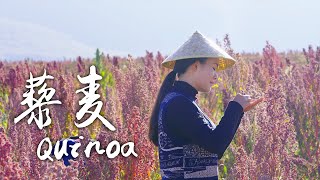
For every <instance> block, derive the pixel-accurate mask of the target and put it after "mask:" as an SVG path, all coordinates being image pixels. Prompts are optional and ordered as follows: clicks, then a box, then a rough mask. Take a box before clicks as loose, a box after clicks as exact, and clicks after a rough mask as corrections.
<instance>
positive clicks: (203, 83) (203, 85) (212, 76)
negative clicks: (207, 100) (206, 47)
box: [195, 58, 218, 92]
mask: <svg viewBox="0 0 320 180" xmlns="http://www.w3.org/2000/svg"><path fill="white" fill-rule="evenodd" d="M217 68H218V60H217V59H214V58H208V60H207V61H206V62H205V63H204V64H201V63H200V62H199V63H198V68H197V70H196V73H195V74H196V77H195V78H196V80H195V86H196V88H197V90H198V91H200V92H210V91H211V87H212V85H213V84H215V83H217V82H216V80H217V72H216V69H217Z"/></svg>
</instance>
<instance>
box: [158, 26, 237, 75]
mask: <svg viewBox="0 0 320 180" xmlns="http://www.w3.org/2000/svg"><path fill="white" fill-rule="evenodd" d="M202 57H208V58H217V59H218V60H219V66H218V69H216V71H222V70H225V69H227V68H229V67H231V66H232V65H234V64H235V63H236V60H235V59H234V58H232V57H231V56H230V55H229V54H228V53H227V52H225V51H224V50H223V49H222V48H221V47H219V46H218V45H217V44H216V43H214V42H212V41H211V40H210V39H208V38H206V37H205V36H203V35H202V34H201V33H200V32H199V31H196V32H194V33H193V35H192V36H191V37H190V38H189V39H188V40H187V41H186V42H185V43H184V44H182V45H181V46H180V47H179V48H178V50H176V51H175V52H174V53H173V54H171V55H170V56H168V57H167V58H166V59H165V60H164V61H163V62H162V65H163V66H164V67H167V68H170V69H173V68H174V65H175V62H176V61H177V60H183V59H187V58H202Z"/></svg>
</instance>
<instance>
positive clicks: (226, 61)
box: [162, 56, 236, 71]
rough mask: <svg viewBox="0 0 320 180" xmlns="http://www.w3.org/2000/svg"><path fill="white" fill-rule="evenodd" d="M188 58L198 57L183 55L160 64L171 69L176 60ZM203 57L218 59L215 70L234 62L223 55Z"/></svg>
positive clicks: (227, 66)
mask: <svg viewBox="0 0 320 180" xmlns="http://www.w3.org/2000/svg"><path fill="white" fill-rule="evenodd" d="M188 58H200V57H190V56H188V57H184V58H180V59H172V60H170V61H166V62H163V63H162V65H163V66H164V67H166V68H169V69H173V68H174V65H175V63H176V61H179V60H184V59H188ZM204 58H216V59H217V60H218V64H219V65H218V69H216V71H223V70H226V69H228V68H230V67H231V66H233V65H234V64H235V63H236V61H235V60H234V59H231V58H223V57H204Z"/></svg>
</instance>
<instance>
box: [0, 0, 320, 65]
mask: <svg viewBox="0 0 320 180" xmlns="http://www.w3.org/2000/svg"><path fill="white" fill-rule="evenodd" d="M319 7H320V1H317V0H313V1H311V0H310V1H297V0H278V1H276V0H268V1H262V0H261V1H255V0H242V1H239V0H170V1H169V0H162V1H155V0H134V1H123V0H118V1H114V0H113V1H108V0H50V1H49V0H28V1H21V0H19V1H18V0H0V59H22V58H24V57H31V58H32V57H34V58H40V59H41V58H43V59H45V58H48V59H50V58H52V59H54V58H62V57H76V56H78V55H81V56H85V57H90V56H91V57H93V56H94V51H95V49H96V48H100V49H102V50H103V51H104V52H105V53H109V54H111V55H123V56H126V55H127V54H131V55H133V56H143V55H145V50H149V51H153V52H156V51H160V52H162V53H163V54H165V55H168V54H170V53H172V52H173V51H174V50H176V49H177V48H178V47H179V46H180V45H181V44H183V43H184V42H185V41H186V40H187V39H188V38H189V37H190V36H191V35H192V34H193V32H194V31H196V30H198V31H200V32H201V33H202V34H204V35H205V36H207V37H208V38H210V39H212V40H214V41H215V39H219V40H222V39H223V37H224V35H225V34H227V33H228V34H229V35H230V38H231V43H232V47H233V48H234V49H235V50H236V51H237V52H242V51H246V52H261V51H262V48H263V47H264V46H265V44H266V40H268V41H269V42H270V43H271V44H272V45H273V46H275V47H276V49H277V50H278V51H286V50H288V49H292V50H301V49H302V48H305V47H307V46H308V45H309V44H311V45H313V46H319V45H320V20H319V17H320V11H319Z"/></svg>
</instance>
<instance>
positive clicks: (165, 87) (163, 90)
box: [149, 58, 207, 146]
mask: <svg viewBox="0 0 320 180" xmlns="http://www.w3.org/2000/svg"><path fill="white" fill-rule="evenodd" d="M206 60H207V58H188V59H183V60H182V59H181V60H177V61H176V62H175V66H174V69H173V71H171V72H170V73H169V74H168V75H167V76H166V78H165V79H164V81H163V83H162V85H161V87H160V90H159V93H158V96H157V99H156V102H155V104H154V107H153V110H152V114H151V118H150V127H149V139H150V141H151V142H152V143H153V144H154V145H155V146H158V145H159V144H158V118H159V111H160V104H161V102H162V100H163V98H164V97H165V96H166V94H167V93H168V92H170V90H171V88H172V85H173V83H174V81H175V79H176V73H177V74H178V77H180V75H181V74H183V73H185V72H186V70H187V69H188V67H189V66H190V65H192V64H193V63H195V62H196V61H199V62H200V63H201V64H204V63H205V62H206Z"/></svg>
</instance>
